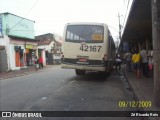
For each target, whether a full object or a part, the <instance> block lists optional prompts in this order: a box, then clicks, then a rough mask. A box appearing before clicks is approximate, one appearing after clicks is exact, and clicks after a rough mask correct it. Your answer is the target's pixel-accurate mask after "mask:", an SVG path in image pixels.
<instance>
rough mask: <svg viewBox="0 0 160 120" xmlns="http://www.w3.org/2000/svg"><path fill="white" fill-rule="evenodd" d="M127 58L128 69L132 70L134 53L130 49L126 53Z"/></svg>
mask: <svg viewBox="0 0 160 120" xmlns="http://www.w3.org/2000/svg"><path fill="white" fill-rule="evenodd" d="M125 59H126V65H127V71H128V72H131V69H132V68H131V61H132V53H131V52H130V50H128V52H127V53H126V56H125Z"/></svg>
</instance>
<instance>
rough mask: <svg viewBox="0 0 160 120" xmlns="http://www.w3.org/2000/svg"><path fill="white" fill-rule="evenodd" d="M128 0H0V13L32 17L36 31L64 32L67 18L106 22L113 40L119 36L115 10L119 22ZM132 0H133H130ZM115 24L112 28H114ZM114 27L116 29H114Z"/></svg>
mask: <svg viewBox="0 0 160 120" xmlns="http://www.w3.org/2000/svg"><path fill="white" fill-rule="evenodd" d="M128 1H129V0H0V13H3V12H10V13H13V14H16V15H18V16H21V17H24V18H27V19H30V20H33V21H35V35H39V34H44V33H56V34H59V35H63V29H64V25H65V24H66V23H69V22H99V23H106V24H108V26H111V27H109V28H110V31H111V33H112V36H113V37H114V40H115V38H116V36H118V32H117V31H118V17H117V16H118V12H119V13H120V14H122V15H123V16H121V24H123V19H124V18H125V11H126V9H127V4H128ZM130 1H132V0H130ZM113 28H114V29H113ZM115 29H116V30H117V31H116V30H115Z"/></svg>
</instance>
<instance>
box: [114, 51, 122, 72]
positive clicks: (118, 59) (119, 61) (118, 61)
mask: <svg viewBox="0 0 160 120" xmlns="http://www.w3.org/2000/svg"><path fill="white" fill-rule="evenodd" d="M115 61H116V70H117V67H119V70H120V69H121V63H122V59H121V57H120V54H118V55H117V57H116V60H115Z"/></svg>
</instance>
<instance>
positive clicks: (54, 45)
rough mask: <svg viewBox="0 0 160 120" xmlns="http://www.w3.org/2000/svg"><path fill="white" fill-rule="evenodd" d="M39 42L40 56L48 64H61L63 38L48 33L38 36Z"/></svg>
mask: <svg viewBox="0 0 160 120" xmlns="http://www.w3.org/2000/svg"><path fill="white" fill-rule="evenodd" d="M36 39H37V40H39V42H38V55H39V56H41V57H42V58H43V60H44V65H46V64H60V62H61V48H62V43H61V41H62V37H61V36H59V35H56V34H52V33H48V34H43V35H39V36H36Z"/></svg>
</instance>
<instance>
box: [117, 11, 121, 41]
mask: <svg viewBox="0 0 160 120" xmlns="http://www.w3.org/2000/svg"><path fill="white" fill-rule="evenodd" d="M118 21H119V40H120V41H121V21H120V15H119V13H118Z"/></svg>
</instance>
